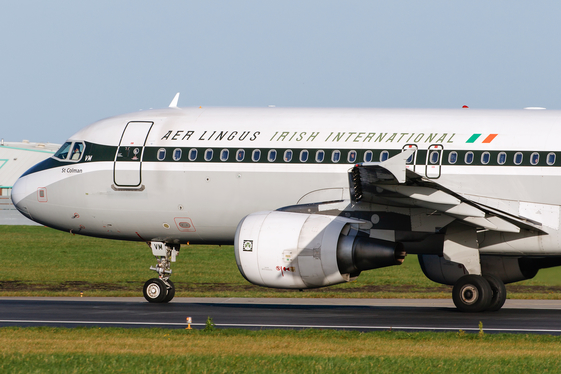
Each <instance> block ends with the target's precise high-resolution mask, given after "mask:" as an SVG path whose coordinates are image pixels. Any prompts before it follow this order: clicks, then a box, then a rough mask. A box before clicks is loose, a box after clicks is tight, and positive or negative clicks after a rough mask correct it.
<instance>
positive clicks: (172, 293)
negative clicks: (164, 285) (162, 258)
mask: <svg viewBox="0 0 561 374" xmlns="http://www.w3.org/2000/svg"><path fill="white" fill-rule="evenodd" d="M167 282H168V283H169V285H170V286H171V288H168V289H167V294H166V297H165V298H164V300H162V303H169V302H170V301H171V299H173V297H174V296H175V285H174V284H173V282H172V281H170V280H169V279H168V280H167Z"/></svg>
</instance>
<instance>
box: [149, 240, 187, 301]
mask: <svg viewBox="0 0 561 374" xmlns="http://www.w3.org/2000/svg"><path fill="white" fill-rule="evenodd" d="M149 244H150V248H152V254H153V255H154V256H155V257H156V261H158V264H157V265H156V266H150V270H154V271H155V272H156V273H158V278H152V279H149V280H148V281H147V282H146V283H144V289H143V294H144V298H145V299H146V300H147V301H148V302H151V303H167V302H170V301H171V299H173V297H174V296H175V285H174V284H173V282H172V281H171V280H170V279H169V277H170V275H171V263H172V262H175V258H176V257H177V254H178V253H179V247H180V246H179V244H170V243H163V242H150V243H149Z"/></svg>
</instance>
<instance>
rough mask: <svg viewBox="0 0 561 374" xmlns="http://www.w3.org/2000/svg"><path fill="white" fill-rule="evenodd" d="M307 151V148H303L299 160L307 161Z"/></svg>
mask: <svg viewBox="0 0 561 374" xmlns="http://www.w3.org/2000/svg"><path fill="white" fill-rule="evenodd" d="M308 156H309V152H308V151H307V150H305V149H304V150H303V151H301V152H300V162H307V161H308Z"/></svg>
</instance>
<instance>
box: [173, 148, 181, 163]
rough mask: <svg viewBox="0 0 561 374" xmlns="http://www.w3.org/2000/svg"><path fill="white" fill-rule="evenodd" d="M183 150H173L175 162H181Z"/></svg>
mask: <svg viewBox="0 0 561 374" xmlns="http://www.w3.org/2000/svg"><path fill="white" fill-rule="evenodd" d="M181 153H182V152H181V148H175V149H174V150H173V161H179V160H181Z"/></svg>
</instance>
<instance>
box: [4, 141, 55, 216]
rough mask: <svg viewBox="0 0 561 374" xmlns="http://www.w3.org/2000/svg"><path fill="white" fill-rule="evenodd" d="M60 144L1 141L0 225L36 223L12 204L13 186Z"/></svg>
mask: <svg viewBox="0 0 561 374" xmlns="http://www.w3.org/2000/svg"><path fill="white" fill-rule="evenodd" d="M59 148H60V144H52V143H31V142H29V141H28V140H23V141H22V142H5V141H4V139H2V140H1V141H0V225H35V224H36V223H35V222H33V221H30V220H29V219H27V218H26V217H24V216H23V215H21V214H20V213H19V212H18V211H17V209H16V208H15V207H14V205H13V204H12V199H11V194H12V187H13V185H14V183H15V182H16V180H17V179H18V178H19V177H20V175H22V174H23V173H24V172H25V171H26V170H27V169H29V168H30V167H32V166H33V165H35V164H37V163H38V162H41V161H43V160H44V159H46V158H47V157H50V156H52V155H53V154H54V153H55V152H56V151H57V150H58V149H59Z"/></svg>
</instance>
